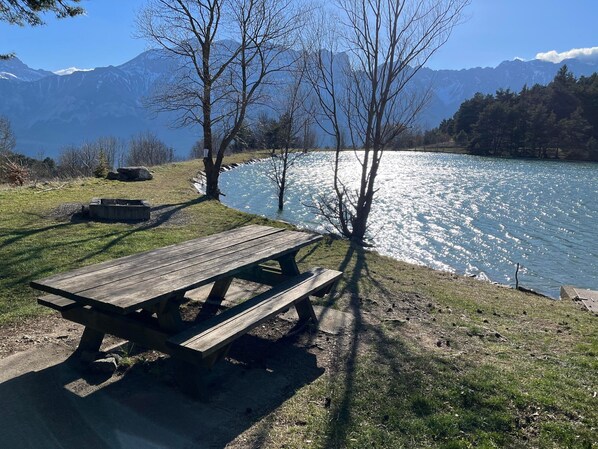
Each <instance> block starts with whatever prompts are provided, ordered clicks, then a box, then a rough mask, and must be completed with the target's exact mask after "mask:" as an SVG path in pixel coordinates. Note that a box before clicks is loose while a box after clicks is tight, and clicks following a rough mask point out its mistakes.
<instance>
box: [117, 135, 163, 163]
mask: <svg viewBox="0 0 598 449" xmlns="http://www.w3.org/2000/svg"><path fill="white" fill-rule="evenodd" d="M172 161H174V151H173V149H172V148H170V147H168V146H166V144H165V143H164V142H162V141H161V140H160V139H158V137H156V136H155V135H154V134H152V133H150V132H146V133H143V134H139V135H138V136H135V137H133V138H132V139H131V142H130V144H129V153H128V155H127V164H128V165H148V166H153V165H161V164H166V163H168V162H172Z"/></svg>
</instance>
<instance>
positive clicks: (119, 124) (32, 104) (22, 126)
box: [0, 50, 598, 157]
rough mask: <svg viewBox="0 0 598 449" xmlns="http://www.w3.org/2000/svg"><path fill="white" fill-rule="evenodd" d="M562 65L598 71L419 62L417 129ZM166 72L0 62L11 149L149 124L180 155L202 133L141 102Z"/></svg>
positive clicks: (581, 63) (153, 57)
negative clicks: (426, 93)
mask: <svg viewBox="0 0 598 449" xmlns="http://www.w3.org/2000/svg"><path fill="white" fill-rule="evenodd" d="M563 64H567V66H568V67H569V69H570V70H571V71H572V72H573V73H574V74H575V75H576V76H582V75H586V76H587V75H590V74H592V73H594V72H597V71H598V60H587V59H584V60H581V59H569V60H565V61H562V62H560V63H557V64H555V63H552V62H548V61H542V60H532V61H522V60H513V61H505V62H502V63H501V64H499V65H498V66H497V67H486V68H481V67H478V68H471V69H462V70H432V69H429V68H423V69H422V70H420V71H419V72H418V74H417V75H416V77H415V78H414V79H413V87H414V88H416V89H422V90H424V89H427V88H429V87H430V86H431V98H430V102H429V104H428V107H427V108H426V109H425V110H424V111H423V113H422V114H421V116H420V119H419V121H420V124H421V126H422V127H423V128H432V127H435V126H437V125H438V123H440V121H441V120H442V119H444V118H448V117H451V116H452V115H453V114H454V113H455V111H456V110H457V109H458V107H459V105H460V104H461V103H462V102H463V101H464V100H466V99H468V98H470V97H472V96H473V95H474V94H475V93H476V92H482V93H494V92H496V90H498V89H511V90H513V91H519V90H521V88H522V87H523V86H524V85H528V86H531V85H533V84H547V83H549V82H550V81H551V80H552V79H553V78H554V75H555V74H556V72H557V71H558V70H559V68H560V67H561V66H562V65H563ZM172 70H173V67H172V66H171V63H169V62H167V60H166V59H164V58H163V57H162V55H161V54H160V51H159V50H149V51H146V52H144V53H142V54H140V55H139V56H137V57H135V58H134V59H132V60H130V61H128V62H126V63H124V64H122V65H119V66H116V67H114V66H109V67H100V68H96V69H93V70H86V71H74V72H72V73H70V74H67V75H62V76H60V75H57V74H54V73H52V72H49V71H46V70H36V69H32V68H30V67H28V66H27V65H26V64H24V63H23V62H21V61H20V60H19V59H18V58H12V59H10V60H7V61H0V98H2V102H1V103H0V115H3V116H5V117H7V118H8V119H9V120H10V122H11V125H12V128H13V131H14V133H15V135H16V138H17V148H16V150H17V151H18V152H21V153H24V154H27V155H29V156H33V157H39V156H40V155H43V156H44V157H45V156H50V157H55V156H56V155H57V154H58V152H59V150H60V148H62V147H64V146H68V145H79V144H81V143H82V142H84V141H91V140H94V139H96V138H98V137H101V136H115V137H120V138H123V139H128V138H130V137H131V136H133V135H135V134H138V133H141V132H145V131H147V130H151V131H152V132H154V133H155V134H157V135H158V137H159V138H161V139H162V140H163V141H164V142H165V143H166V144H167V145H169V146H171V147H173V148H174V149H175V153H176V154H177V155H179V156H181V157H185V156H187V155H188V154H189V153H190V150H191V147H192V145H193V144H194V142H195V141H197V139H198V138H199V137H200V136H201V133H200V130H199V128H195V129H193V128H175V127H173V126H172V123H173V122H174V119H175V117H174V116H173V115H172V114H167V113H160V114H155V113H153V112H152V111H151V110H150V109H149V108H148V107H147V101H146V100H147V98H149V97H150V95H151V93H152V91H153V89H154V88H155V87H156V85H157V83H159V82H161V80H164V79H168V77H169V74H170V73H171V72H172ZM71 71H72V70H69V71H67V73H68V72H71Z"/></svg>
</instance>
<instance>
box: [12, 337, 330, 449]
mask: <svg viewBox="0 0 598 449" xmlns="http://www.w3.org/2000/svg"><path fill="white" fill-rule="evenodd" d="M248 348H250V349H251V350H248ZM234 349H235V350H234V353H233V354H231V355H232V356H233V357H232V359H231V360H230V361H229V360H227V361H225V362H221V363H219V364H217V365H216V366H215V368H214V370H213V371H212V372H211V373H210V374H209V376H208V379H207V385H208V388H207V391H208V393H207V396H206V398H205V399H201V400H193V399H191V398H189V397H187V396H185V395H184V394H182V393H181V392H180V391H179V390H178V389H177V387H176V386H175V385H173V382H172V380H171V379H172V377H173V376H172V369H173V364H172V363H171V361H170V359H169V358H161V359H158V360H155V361H152V362H147V363H141V364H138V365H135V366H134V368H132V369H130V370H129V371H127V372H126V374H124V375H123V376H120V377H118V376H113V377H112V378H111V379H109V380H108V381H106V382H103V383H100V384H97V385H96V383H97V382H96V381H97V378H96V379H95V380H96V381H94V379H91V378H89V377H87V378H86V376H85V375H83V376H82V372H81V369H80V366H79V365H78V362H75V361H72V360H68V356H69V355H70V354H71V352H72V350H71V349H70V348H67V347H63V346H59V345H51V346H47V347H44V348H37V349H34V350H30V351H26V352H23V353H19V354H15V355H13V356H11V357H8V358H6V359H4V360H1V361H0V381H1V382H2V383H0V398H1V399H0V403H1V407H0V435H2V446H3V447H14V448H16V447H18V448H41V447H43V448H62V449H71V448H72V449H75V448H77V449H78V448H82V447H85V448H90V449H96V448H98V449H99V448H191V447H198V448H205V447H210V448H219V447H224V446H226V445H227V444H228V443H229V442H231V441H232V440H234V439H235V438H236V437H237V436H238V435H240V434H241V433H242V432H243V431H245V430H246V429H248V428H249V427H251V426H252V425H253V424H254V423H256V422H257V421H259V420H260V419H262V418H263V417H264V416H266V415H267V414H269V413H271V412H272V411H273V410H274V409H276V408H277V407H279V406H280V405H281V404H282V403H283V402H284V401H286V400H287V399H288V398H289V397H291V396H292V395H293V394H295V392H296V390H297V389H299V388H301V387H302V386H304V385H306V384H308V383H311V382H313V381H314V380H315V379H317V378H318V377H319V376H321V375H322V374H323V371H324V370H323V369H322V368H318V366H317V363H316V358H315V356H314V355H312V354H310V353H308V352H307V351H305V350H303V349H301V348H298V347H295V346H293V345H291V344H290V343H289V342H287V341H284V339H283V341H270V340H266V339H263V338H259V337H255V336H250V335H248V336H246V337H245V338H244V339H241V340H240V341H239V344H238V345H236V346H235V348H234ZM85 378H86V379H85Z"/></svg>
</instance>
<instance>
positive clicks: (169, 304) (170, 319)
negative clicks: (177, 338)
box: [156, 300, 185, 332]
mask: <svg viewBox="0 0 598 449" xmlns="http://www.w3.org/2000/svg"><path fill="white" fill-rule="evenodd" d="M156 316H157V317H158V324H159V325H160V328H161V329H163V330H165V331H166V332H179V331H181V330H183V328H184V327H185V326H184V324H183V319H182V318H181V309H180V303H179V301H174V300H171V301H166V302H163V303H160V304H158V305H157V307H156Z"/></svg>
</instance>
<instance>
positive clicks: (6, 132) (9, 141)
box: [0, 115, 17, 154]
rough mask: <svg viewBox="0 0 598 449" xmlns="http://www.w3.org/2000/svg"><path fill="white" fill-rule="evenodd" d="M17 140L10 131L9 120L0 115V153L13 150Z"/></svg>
mask: <svg viewBox="0 0 598 449" xmlns="http://www.w3.org/2000/svg"><path fill="white" fill-rule="evenodd" d="M16 144H17V141H16V139H15V135H14V133H13V132H12V128H11V126H10V121H9V120H8V119H7V118H6V117H3V116H1V115H0V154H6V153H10V152H11V151H12V150H14V148H15V146H16Z"/></svg>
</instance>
